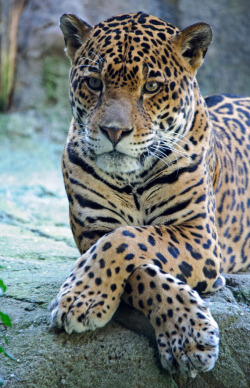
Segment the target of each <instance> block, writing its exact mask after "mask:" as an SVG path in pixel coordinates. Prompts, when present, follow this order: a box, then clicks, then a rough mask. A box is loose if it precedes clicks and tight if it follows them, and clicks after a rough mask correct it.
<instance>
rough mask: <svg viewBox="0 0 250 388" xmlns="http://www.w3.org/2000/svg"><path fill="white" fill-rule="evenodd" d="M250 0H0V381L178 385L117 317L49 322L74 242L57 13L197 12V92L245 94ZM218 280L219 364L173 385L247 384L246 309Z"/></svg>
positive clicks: (177, 17)
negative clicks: (4, 322) (69, 333)
mask: <svg viewBox="0 0 250 388" xmlns="http://www.w3.org/2000/svg"><path fill="white" fill-rule="evenodd" d="M249 1H250V0H203V1H202V0H0V266H1V265H3V267H4V268H0V279H3V280H4V282H5V284H6V286H7V293H6V295H7V296H8V297H7V298H5V299H2V300H1V306H0V310H1V309H3V312H4V313H6V314H9V315H10V316H11V319H12V320H13V323H14V325H13V329H12V330H9V331H8V332H9V336H10V339H11V340H10V344H9V346H8V350H9V351H10V352H11V353H13V354H14V356H15V357H16V359H17V360H18V361H19V362H18V363H15V364H12V363H11V362H10V361H7V359H4V360H3V359H1V358H0V364H1V368H0V369H1V370H0V375H1V374H2V376H3V377H4V379H5V380H6V382H7V385H6V387H7V386H8V387H10V388H11V387H31V386H32V387H38V386H42V387H51V386H53V387H57V386H58V387H59V386H60V387H62V386H65V387H66V386H79V385H78V382H76V380H77V379H79V376H81V379H82V381H84V382H86V381H88V382H89V381H90V384H88V383H86V385H85V384H84V386H86V387H87V386H101V385H100V381H101V380H99V378H100V379H103V378H105V379H107V381H108V383H107V384H106V385H105V384H104V385H102V386H120V382H121V381H122V382H123V383H124V387H125V386H126V387H128V386H129V387H135V386H138V387H139V386H141V387H142V386H145V387H146V386H157V387H163V386H164V387H165V386H168V387H170V386H171V387H176V386H177V385H176V383H175V382H174V381H173V380H172V377H169V379H168V380H166V378H167V376H165V375H164V374H163V373H162V371H160V369H159V368H158V366H159V365H158V361H157V362H156V360H155V358H154V356H153V355H152V354H153V353H152V352H154V351H153V350H152V349H151V348H150V347H148V344H147V341H146V340H145V341H146V342H144V347H143V346H141V344H142V338H141V336H140V338H139V337H138V339H137V340H136V341H137V342H136V341H135V335H136V334H135V333H132V332H128V333H127V332H124V331H122V330H123V329H122V328H121V327H120V326H119V330H116V331H115V330H114V329H113V326H112V325H111V326H109V327H110V329H109V328H107V329H105V330H106V331H105V334H102V333H103V331H100V332H99V331H97V332H96V333H95V334H92V333H91V335H90V336H86V337H85V336H82V337H81V340H80V341H79V344H78V339H76V338H78V337H72V338H71V340H69V339H68V338H67V340H66V337H61V340H58V339H57V338H54V337H53V338H52V334H51V332H49V330H48V326H47V321H48V312H47V311H46V306H47V305H48V303H49V301H50V300H51V299H52V297H54V296H55V295H56V293H57V291H58V289H59V287H60V285H61V282H62V280H63V279H64V278H65V277H66V276H67V275H68V273H69V271H70V268H71V266H72V263H73V261H74V260H75V259H76V258H77V257H78V254H79V253H78V251H77V249H76V246H75V243H74V241H73V238H72V234H71V231H70V227H69V216H68V201H67V198H66V195H65V190H64V184H63V179H62V174H61V166H60V164H61V154H62V150H63V147H64V144H65V140H66V134H67V131H68V127H69V123H70V116H71V112H70V107H69V102H68V74H69V67H70V63H69V59H68V58H67V57H66V55H65V52H64V40H63V37H62V33H61V30H60V28H59V26H58V24H59V19H60V16H61V14H62V13H75V14H77V15H79V16H80V17H81V18H82V19H84V20H86V21H87V22H88V23H90V24H96V23H98V22H100V21H102V20H103V19H105V18H108V17H110V16H112V15H115V14H119V13H125V12H137V11H144V12H147V13H150V14H153V15H156V16H158V17H161V18H162V19H164V20H166V21H168V22H170V23H172V24H174V25H176V26H177V27H179V28H180V29H182V28H185V27H187V26H188V25H190V24H193V23H197V22H200V21H203V22H207V23H209V24H210V25H211V26H212V28H213V31H214V40H213V43H212V45H211V46H210V48H209V50H208V53H207V55H206V58H205V63H204V65H203V66H202V68H201V69H200V70H199V72H198V81H199V85H200V88H201V91H202V94H203V95H208V94H216V93H232V94H238V95H250V66H249V65H250V43H249V42H250V38H249V37H250V11H249V8H250V7H249V5H250V4H249ZM237 281H238V280H237ZM231 284H238V283H237V282H236V280H233V281H232V283H231ZM227 292H229V294H227V293H226V294H225V295H226V297H225V299H222V300H221V302H220V305H219V304H218V305H217V306H218V307H217V309H218V311H220V314H221V315H220V319H219V323H220V326H221V328H222V333H223V330H224V335H222V338H223V341H222V344H223V346H222V347H221V349H222V351H221V358H220V360H221V361H220V363H218V364H217V365H218V368H217V369H216V371H215V372H214V374H204V375H205V377H204V379H203V378H201V379H199V378H198V379H197V380H195V381H196V383H195V382H193V381H192V382H191V381H190V385H188V383H187V385H186V383H185V381H186V380H185V379H184V380H183V384H181V385H180V384H178V386H179V387H184V386H191V385H192V387H204V388H205V387H215V386H221V387H222V386H223V387H228V388H232V387H247V386H248V385H247V377H244V373H246V372H244V371H246V370H247V366H248V364H247V355H248V349H247V341H244V339H245V336H246V318H245V312H244V311H243V310H238V308H239V307H237V306H236V307H237V308H235V303H236V301H235V299H234V297H233V295H232V294H231V291H229V289H227ZM246 292H247V291H246ZM228 295H229V296H228ZM230 295H231V296H230ZM237 295H241V294H240V292H239V294H238V291H237ZM244 295H245V294H244ZM246 295H247V294H246ZM219 298H220V297H219ZM239 300H240V299H239ZM244 300H245V299H244ZM229 301H230V304H229V303H228V302H229ZM3 302H5V304H4V303H3ZM38 306H39V311H38ZM219 306H220V307H219ZM239 311H243V312H241V313H239ZM229 312H230V313H229ZM230 314H231V315H230ZM125 316H126V317H125ZM20 317H21V319H20ZM124 317H125V318H124V322H125V321H126V322H127V320H128V319H127V314H125V315H124ZM218 318H219V317H218ZM238 319H240V320H239V323H238V321H237V320H238ZM230 325H231V326H230ZM232 325H233V326H232ZM237 325H238V326H237ZM239 325H240V326H239ZM140 327H144V323H143V324H142V325H141V326H140ZM238 327H242V330H241V332H239V330H238ZM109 330H110V331H109ZM229 331H230V333H231V334H232V335H230V336H228V335H227V333H228V332H229ZM126 333H127V334H126ZM233 335H234V337H233ZM0 337H1V336H0ZM63 338H65V340H64V339H63ZM74 338H75V340H74ZM91 338H92V340H91ZM233 338H234V339H233ZM72 339H73V341H72ZM0 340H1V338H0ZM60 341H62V342H60ZM70 341H72V342H70ZM84 341H85V342H84ZM234 341H235V342H234ZM80 342H81V344H83V349H84V353H82V350H81V344H80ZM225 343H228V345H226V346H228V347H225ZM135 344H137V345H135ZM244 344H245V347H244ZM4 346H5V344H4ZM62 346H63V351H61V347H62ZM0 347H1V341H0ZM37 349H38V350H37ZM88 349H89V350H88ZM117 349H119V350H117ZM139 349H140V350H139ZM150 349H151V350H150ZM223 349H224V350H223ZM150 352H151V353H150ZM107 355H108V356H107ZM121 355H122V357H121ZM0 356H2V354H0ZM234 359H235V361H234ZM131 360H132V362H131ZM143 365H144V366H143ZM104 371H105V373H104ZM124 371H125V374H124ZM135 372H136V373H135ZM145 372H146V373H145ZM79 373H80V374H79ZM201 376H202V375H201ZM211 376H214V377H211ZM72 379H73V380H72ZM74 379H75V380H74ZM206 379H207V381H206ZM105 381H106V380H105ZM209 381H210V383H209ZM0 385H1V379H0Z"/></svg>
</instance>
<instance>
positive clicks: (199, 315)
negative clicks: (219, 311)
mask: <svg viewBox="0 0 250 388" xmlns="http://www.w3.org/2000/svg"><path fill="white" fill-rule="evenodd" d="M196 315H197V317H198V318H200V319H206V316H205V315H203V314H201V313H196Z"/></svg>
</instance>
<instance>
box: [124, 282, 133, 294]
mask: <svg viewBox="0 0 250 388" xmlns="http://www.w3.org/2000/svg"><path fill="white" fill-rule="evenodd" d="M124 291H125V292H126V293H127V294H131V292H132V291H133V288H132V287H131V285H130V284H129V283H126V286H125V288H124Z"/></svg>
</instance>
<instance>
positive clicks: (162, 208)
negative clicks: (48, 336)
mask: <svg viewBox="0 0 250 388" xmlns="http://www.w3.org/2000/svg"><path fill="white" fill-rule="evenodd" d="M60 27H61V30H62V33H63V35H64V39H65V50H66V53H67V55H68V57H69V58H70V61H71V69H70V92H69V93H70V104H71V109H72V122H71V125H70V129H69V134H68V138H67V143H66V146H65V149H64V152H63V157H62V171H63V176H64V182H65V188H66V192H67V196H68V200H69V213H70V224H71V229H72V232H73V236H74V239H75V242H76V245H77V247H78V249H79V251H80V254H81V257H80V258H79V259H78V260H77V261H76V263H75V264H74V267H73V269H72V272H71V273H70V274H69V276H68V278H67V279H66V281H65V282H64V283H63V285H62V286H61V289H60V290H59V293H58V295H57V296H56V297H55V299H54V301H53V302H52V303H51V311H52V313H51V321H52V324H54V325H56V326H58V327H59V328H62V329H64V330H66V332H67V333H72V332H77V333H80V332H84V331H86V330H95V329H97V328H101V327H103V326H104V325H106V324H107V323H108V322H109V321H110V320H111V318H112V316H113V314H114V313H115V311H116V310H117V308H118V306H119V304H120V301H121V299H123V300H124V301H125V302H127V303H128V304H129V305H131V306H133V307H135V308H136V309H138V310H140V311H142V312H143V313H144V314H145V316H146V317H147V318H148V319H149V321H150V322H151V324H152V326H153V328H154V330H155V335H156V341H157V345H158V349H159V355H160V360H161V363H162V365H163V367H164V368H166V369H167V371H168V372H169V373H174V372H176V371H179V372H180V373H183V374H185V375H188V376H191V377H195V376H196V375H197V373H198V372H200V371H209V370H211V369H212V368H213V366H214V364H215V362H216V359H217V358H218V349H219V328H218V325H217V323H216V322H215V320H214V319H213V317H212V315H211V313H210V311H209V308H208V304H207V303H206V302H205V301H204V300H203V299H202V298H201V296H202V294H205V293H210V292H215V291H216V290H218V289H220V288H221V287H223V286H224V284H225V280H224V277H223V275H222V272H225V273H226V272H229V273H230V272H237V271H239V270H244V269H247V268H248V266H249V257H250V228H249V226H250V189H249V178H248V177H249V164H250V157H249V156H250V145H249V144H250V98H242V97H237V96H233V95H215V96H211V97H207V98H203V97H202V95H201V92H200V90H199V87H198V84H197V81H196V72H197V70H198V68H199V67H200V66H201V65H202V63H203V59H204V56H205V54H206V52H207V49H208V46H209V45H210V43H211V40H212V30H211V27H210V26H209V25H208V24H206V23H197V24H194V25H191V26H189V27H187V28H185V29H183V30H181V31H180V30H179V29H177V28H176V27H174V26H173V25H171V24H170V23H167V22H165V21H163V20H161V19H159V18H157V17H154V16H151V15H147V14H145V13H143V12H138V13H134V14H123V15H118V16H114V17H111V18H109V19H108V20H106V21H104V22H101V23H99V24H97V25H96V26H94V27H92V26H90V25H89V24H88V23H86V22H85V21H83V20H82V19H81V18H79V17H77V16H75V15H73V14H63V15H62V16H61V19H60Z"/></svg>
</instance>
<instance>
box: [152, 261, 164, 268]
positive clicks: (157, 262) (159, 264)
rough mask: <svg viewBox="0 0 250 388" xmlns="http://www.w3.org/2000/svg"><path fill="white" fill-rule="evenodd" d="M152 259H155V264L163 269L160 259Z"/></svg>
mask: <svg viewBox="0 0 250 388" xmlns="http://www.w3.org/2000/svg"><path fill="white" fill-rule="evenodd" d="M152 261H153V263H154V264H155V265H157V267H159V268H161V269H162V264H161V262H160V261H159V260H156V259H152Z"/></svg>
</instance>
